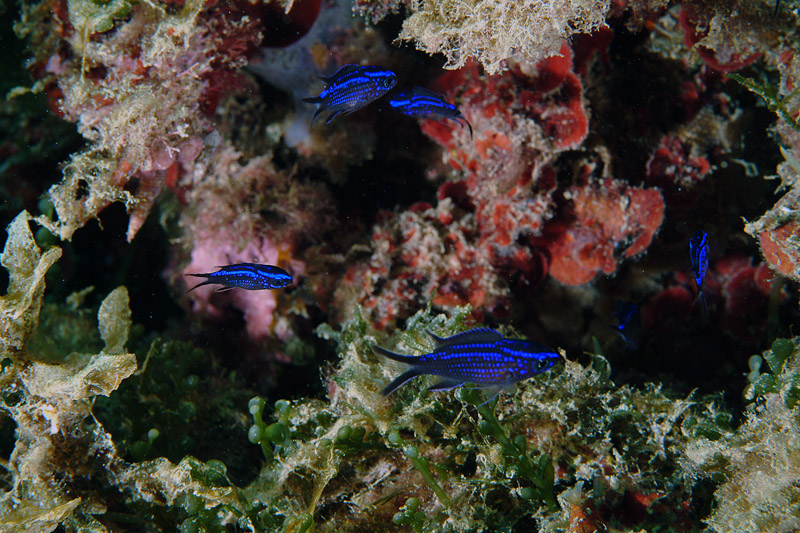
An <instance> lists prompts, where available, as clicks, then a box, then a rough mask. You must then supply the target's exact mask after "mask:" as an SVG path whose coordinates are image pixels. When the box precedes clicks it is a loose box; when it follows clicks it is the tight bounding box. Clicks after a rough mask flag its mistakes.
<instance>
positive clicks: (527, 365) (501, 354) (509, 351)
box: [373, 328, 559, 396]
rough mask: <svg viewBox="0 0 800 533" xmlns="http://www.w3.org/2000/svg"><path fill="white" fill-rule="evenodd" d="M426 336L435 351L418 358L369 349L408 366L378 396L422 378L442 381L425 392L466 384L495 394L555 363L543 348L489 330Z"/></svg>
mask: <svg viewBox="0 0 800 533" xmlns="http://www.w3.org/2000/svg"><path fill="white" fill-rule="evenodd" d="M428 334H429V335H430V336H431V337H433V339H434V340H435V341H436V349H435V350H434V351H433V352H431V353H428V354H424V355H420V356H418V357H416V356H411V355H401V354H397V353H394V352H391V351H389V350H387V349H386V348H381V347H380V346H374V347H373V349H374V350H375V352H377V353H379V354H381V355H384V356H386V357H388V358H389V359H393V360H395V361H400V362H401V363H408V364H410V365H411V368H410V369H409V370H406V371H405V372H403V373H402V374H400V375H399V376H398V377H396V378H395V379H394V380H392V382H391V383H389V385H387V386H386V388H385V389H383V392H382V393H381V394H383V395H384V396H388V395H389V394H391V393H393V392H394V391H396V390H397V389H398V388H400V387H401V386H402V385H404V384H405V383H406V382H408V381H409V380H411V379H413V378H415V377H417V376H421V375H423V374H433V375H435V376H439V377H441V378H442V379H441V381H439V382H438V383H436V384H435V385H433V386H432V387H431V388H430V389H428V390H432V391H436V390H447V389H454V388H456V387H460V386H462V385H464V383H467V382H469V383H474V384H476V385H478V387H481V388H486V387H496V388H497V389H498V390H499V389H500V388H502V387H504V386H507V385H511V384H513V383H516V382H518V381H522V380H524V379H527V378H529V377H531V376H532V375H533V374H539V373H541V372H545V371H546V370H549V369H550V368H551V367H552V366H553V365H554V364H555V363H556V361H558V359H559V356H558V354H557V353H556V352H554V351H553V350H551V349H550V348H547V347H546V346H542V345H541V344H537V343H535V342H530V341H526V340H522V339H507V338H505V337H503V335H501V334H500V333H499V332H497V331H495V330H493V329H489V328H478V329H471V330H469V331H465V332H464V333H459V334H458V335H453V336H452V337H447V338H446V339H445V338H442V337H439V336H437V335H434V334H433V333H430V332H429V333H428Z"/></svg>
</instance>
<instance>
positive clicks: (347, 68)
mask: <svg viewBox="0 0 800 533" xmlns="http://www.w3.org/2000/svg"><path fill="white" fill-rule="evenodd" d="M358 68H361V67H360V66H359V65H353V64H348V65H342V66H341V67H339V70H337V71H336V72H334V73H333V74H331V75H330V76H320V77H319V79H321V80H322V81H324V82H325V83H330V82H332V81H333V80H335V79H336V78H339V77H340V76H344V75H345V74H350V73H351V72H353V71H354V70H356V69H358Z"/></svg>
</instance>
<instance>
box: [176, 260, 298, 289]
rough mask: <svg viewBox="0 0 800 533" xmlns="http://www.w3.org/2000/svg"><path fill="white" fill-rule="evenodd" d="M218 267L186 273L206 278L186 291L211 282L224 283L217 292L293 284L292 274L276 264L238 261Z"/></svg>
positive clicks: (278, 287) (271, 287) (273, 287)
mask: <svg viewBox="0 0 800 533" xmlns="http://www.w3.org/2000/svg"><path fill="white" fill-rule="evenodd" d="M217 268H219V270H217V271H216V272H211V273H208V274H186V275H187V276H193V277H195V278H206V280H205V281H203V282H201V283H198V284H197V285H195V286H194V287H192V288H191V289H189V290H188V291H186V292H187V293H188V292H192V291H193V290H195V289H196V288H197V287H202V286H203V285H209V284H218V285H222V287H218V288H217V289H216V290H217V292H223V291H229V290H231V289H246V290H248V291H257V290H262V289H282V288H284V287H286V286H288V285H291V284H292V276H291V275H290V274H289V273H288V272H286V271H285V270H284V269H282V268H279V267H276V266H275V265H260V264H258V263H236V264H234V265H227V266H222V267H217Z"/></svg>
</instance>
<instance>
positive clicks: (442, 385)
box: [428, 378, 464, 392]
mask: <svg viewBox="0 0 800 533" xmlns="http://www.w3.org/2000/svg"><path fill="white" fill-rule="evenodd" d="M463 385H464V382H463V381H461V380H458V379H447V378H444V379H441V380H439V381H437V382H436V383H434V384H433V385H431V386H430V387H428V392H433V391H438V390H452V389H455V388H458V387H461V386H463Z"/></svg>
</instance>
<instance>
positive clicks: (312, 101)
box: [303, 96, 322, 104]
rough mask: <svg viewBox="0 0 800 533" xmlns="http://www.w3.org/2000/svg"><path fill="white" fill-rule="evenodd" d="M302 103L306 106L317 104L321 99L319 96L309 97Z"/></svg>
mask: <svg viewBox="0 0 800 533" xmlns="http://www.w3.org/2000/svg"><path fill="white" fill-rule="evenodd" d="M303 102H305V103H307V104H318V103H320V102H322V98H321V97H319V96H309V97H308V98H303Z"/></svg>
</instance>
